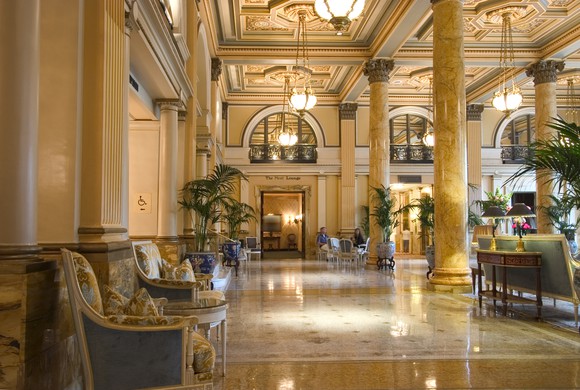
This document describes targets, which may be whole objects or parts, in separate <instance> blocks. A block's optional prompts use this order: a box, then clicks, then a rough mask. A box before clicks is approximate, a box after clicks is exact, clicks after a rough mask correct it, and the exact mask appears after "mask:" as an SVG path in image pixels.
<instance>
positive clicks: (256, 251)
mask: <svg viewBox="0 0 580 390" xmlns="http://www.w3.org/2000/svg"><path fill="white" fill-rule="evenodd" d="M246 255H247V256H248V260H249V261H251V260H252V255H257V256H258V261H260V260H261V258H262V249H261V248H260V243H259V242H258V238H257V237H246Z"/></svg>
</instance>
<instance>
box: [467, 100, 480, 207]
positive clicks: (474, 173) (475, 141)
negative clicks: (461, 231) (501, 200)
mask: <svg viewBox="0 0 580 390" xmlns="http://www.w3.org/2000/svg"><path fill="white" fill-rule="evenodd" d="M482 112H483V104H469V105H467V182H468V183H469V184H470V185H473V186H474V187H476V188H469V189H468V200H467V202H468V204H469V207H471V205H472V204H474V202H475V201H478V200H481V199H482V190H481V134H482V129H481V125H482V122H481V113H482ZM472 211H473V212H477V209H475V208H474V209H473V210H472Z"/></svg>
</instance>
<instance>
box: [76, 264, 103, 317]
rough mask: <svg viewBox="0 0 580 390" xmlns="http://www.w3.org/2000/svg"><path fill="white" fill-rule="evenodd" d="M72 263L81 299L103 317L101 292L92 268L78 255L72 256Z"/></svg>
mask: <svg viewBox="0 0 580 390" xmlns="http://www.w3.org/2000/svg"><path fill="white" fill-rule="evenodd" d="M73 261H74V265H75V271H76V274H77V279H78V282H79V288H80V289H81V292H82V294H83V298H84V299H85V301H86V302H87V303H88V304H89V306H90V307H92V308H93V310H94V311H96V312H97V313H99V314H100V315H103V314H104V313H103V301H102V300H101V292H100V291H99V284H98V283H97V278H96V277H95V273H94V272H93V267H91V265H90V264H89V262H88V261H87V259H85V258H84V257H83V256H81V255H79V254H78V253H74V254H73Z"/></svg>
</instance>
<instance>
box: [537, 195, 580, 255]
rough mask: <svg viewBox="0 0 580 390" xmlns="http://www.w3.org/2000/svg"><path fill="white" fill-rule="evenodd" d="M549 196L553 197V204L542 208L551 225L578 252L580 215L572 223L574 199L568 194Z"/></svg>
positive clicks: (571, 249) (572, 250)
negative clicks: (577, 234)
mask: <svg viewBox="0 0 580 390" xmlns="http://www.w3.org/2000/svg"><path fill="white" fill-rule="evenodd" d="M549 197H550V199H551V202H550V203H551V205H550V206H548V207H541V210H542V211H543V212H544V213H545V214H546V216H547V217H548V219H549V220H550V225H552V226H554V227H555V228H556V229H558V231H559V232H560V233H561V234H564V235H565V236H566V240H568V245H569V246H570V251H571V252H572V253H573V254H576V252H577V251H578V244H577V243H576V230H578V227H579V226H580V217H578V218H576V222H575V223H570V216H571V215H572V212H573V210H574V201H573V199H572V198H571V197H570V196H569V195H567V194H563V195H562V196H561V197H558V196H555V195H549Z"/></svg>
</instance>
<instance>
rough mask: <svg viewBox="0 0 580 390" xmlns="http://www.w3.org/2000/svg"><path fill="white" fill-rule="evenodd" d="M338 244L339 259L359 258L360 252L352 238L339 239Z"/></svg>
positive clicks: (353, 259) (352, 260)
mask: <svg viewBox="0 0 580 390" xmlns="http://www.w3.org/2000/svg"><path fill="white" fill-rule="evenodd" d="M338 246H339V251H338V258H339V260H341V261H347V260H350V261H351V262H354V261H355V260H356V259H357V257H358V253H357V252H356V248H355V247H354V245H353V244H352V241H351V240H348V239H346V238H342V239H340V240H339V242H338Z"/></svg>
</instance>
